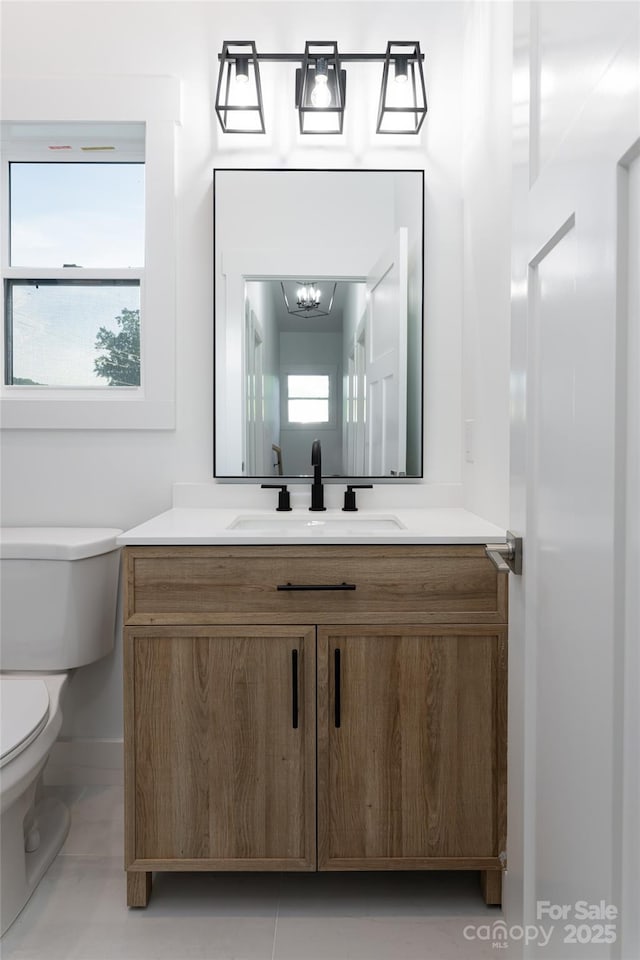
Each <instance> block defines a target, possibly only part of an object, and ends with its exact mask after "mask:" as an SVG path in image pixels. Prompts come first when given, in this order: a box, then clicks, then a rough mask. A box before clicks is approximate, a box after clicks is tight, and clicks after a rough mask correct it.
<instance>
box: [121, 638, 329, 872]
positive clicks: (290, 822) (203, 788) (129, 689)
mask: <svg viewBox="0 0 640 960" xmlns="http://www.w3.org/2000/svg"><path fill="white" fill-rule="evenodd" d="M315 646H316V645H315V629H313V628H309V627H297V628H296V627H282V628H276V627H255V626H254V627H244V628H243V627H234V626H232V627H196V626H194V627H175V626H174V627H168V626H164V627H129V628H127V630H126V631H125V658H126V664H125V681H126V686H125V702H126V715H125V720H126V739H125V742H126V745H127V746H126V763H125V768H126V796H127V824H126V851H127V856H126V859H127V868H128V869H129V870H130V871H131V869H133V871H145V870H146V871H151V870H166V869H182V870H235V869H237V870H243V869H259V870H280V869H287V870H314V869H315V863H316V856H315V738H316V729H315V656H316V650H315ZM130 879H132V880H135V878H130ZM139 886H140V884H139Z"/></svg>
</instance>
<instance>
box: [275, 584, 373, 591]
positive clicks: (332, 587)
mask: <svg viewBox="0 0 640 960" xmlns="http://www.w3.org/2000/svg"><path fill="white" fill-rule="evenodd" d="M355 588H356V585H355V583H279V584H278V586H277V587H276V590H355Z"/></svg>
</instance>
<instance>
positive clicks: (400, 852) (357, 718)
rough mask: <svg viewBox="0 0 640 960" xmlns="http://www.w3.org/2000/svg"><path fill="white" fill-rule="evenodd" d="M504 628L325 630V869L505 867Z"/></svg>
mask: <svg viewBox="0 0 640 960" xmlns="http://www.w3.org/2000/svg"><path fill="white" fill-rule="evenodd" d="M505 777H506V628H503V627H488V626H485V625H482V626H476V627H473V626H460V627H457V628H456V627H451V626H440V627H436V626H420V627H418V626H415V627H406V626H402V627H398V628H397V629H395V630H394V629H393V628H392V627H377V628H376V627H370V626H362V627H343V628H329V627H322V628H319V629H318V868H319V869H320V870H349V869H352V870H362V869H369V870H371V869H381V870H384V869H394V870H395V869H415V868H418V869H419V868H420V867H425V868H427V867H431V868H433V867H441V868H443V869H454V868H462V869H465V868H466V869H476V870H484V869H489V870H492V871H493V870H497V869H498V868H499V867H500V860H499V855H500V853H501V851H502V850H503V849H504V843H505V809H504V793H505V791H504V780H505Z"/></svg>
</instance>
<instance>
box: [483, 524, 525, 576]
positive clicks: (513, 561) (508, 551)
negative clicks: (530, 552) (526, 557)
mask: <svg viewBox="0 0 640 960" xmlns="http://www.w3.org/2000/svg"><path fill="white" fill-rule="evenodd" d="M485 552H486V554H487V556H488V557H489V560H491V562H492V563H493V565H494V566H495V567H497V569H498V571H499V572H500V573H515V574H517V575H518V576H520V575H521V574H522V537H516V535H515V534H513V533H511V531H510V530H507V542H506V543H488V544H487V545H486V547H485Z"/></svg>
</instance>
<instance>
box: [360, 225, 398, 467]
mask: <svg viewBox="0 0 640 960" xmlns="http://www.w3.org/2000/svg"><path fill="white" fill-rule="evenodd" d="M366 384H367V437H368V442H367V447H368V450H367V457H368V464H367V469H366V471H365V473H367V474H368V475H370V476H381V477H383V476H387V477H388V476H396V477H399V476H405V475H406V469H407V402H406V397H407V229H406V227H401V228H400V229H399V230H398V232H397V233H396V235H395V236H394V238H393V241H392V243H391V244H390V246H389V247H388V248H387V249H386V250H385V251H384V252H383V253H382V254H381V256H380V257H379V259H378V260H377V262H376V263H375V265H374V266H373V268H372V269H371V270H370V272H369V275H368V277H367V316H366Z"/></svg>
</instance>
